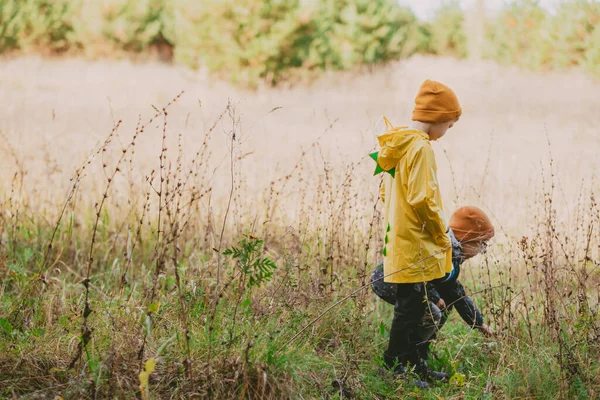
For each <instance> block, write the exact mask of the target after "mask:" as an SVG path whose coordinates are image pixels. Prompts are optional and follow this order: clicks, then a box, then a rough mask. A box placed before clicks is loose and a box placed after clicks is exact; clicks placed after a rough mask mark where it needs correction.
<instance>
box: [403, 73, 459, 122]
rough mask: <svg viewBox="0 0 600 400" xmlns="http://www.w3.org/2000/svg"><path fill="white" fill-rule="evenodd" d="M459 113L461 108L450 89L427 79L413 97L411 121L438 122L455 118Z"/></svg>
mask: <svg viewBox="0 0 600 400" xmlns="http://www.w3.org/2000/svg"><path fill="white" fill-rule="evenodd" d="M461 114H462V109H461V108H460V104H459V103H458V98H457V97H456V94H455V93H454V92H453V91H452V89H450V88H449V87H448V86H446V85H444V84H442V83H440V82H436V81H430V80H429V79H428V80H426V81H425V82H423V84H422V85H421V88H420V89H419V93H418V94H417V98H416V99H415V109H414V111H413V115H412V120H413V121H421V122H429V123H433V124H439V123H442V122H448V121H451V120H453V119H456V118H458V117H460V115H461Z"/></svg>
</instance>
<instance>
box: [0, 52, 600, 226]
mask: <svg viewBox="0 0 600 400" xmlns="http://www.w3.org/2000/svg"><path fill="white" fill-rule="evenodd" d="M426 78H430V79H436V80H439V81H442V82H444V83H446V84H448V85H449V86H451V87H452V88H453V89H454V90H455V91H456V93H457V95H458V97H459V99H460V101H461V103H462V106H463V110H464V112H463V117H462V118H461V120H460V121H459V123H458V124H457V125H456V126H455V127H454V128H453V129H452V130H451V131H450V132H449V133H448V134H447V135H446V136H445V137H444V138H443V139H442V140H441V141H440V142H439V143H436V144H434V148H435V149H436V153H437V160H438V165H439V171H440V172H439V175H440V176H439V178H440V181H441V186H442V189H443V196H444V199H445V203H446V208H449V209H451V208H453V207H455V206H457V205H462V204H473V205H478V206H480V207H482V208H484V209H485V210H488V211H489V212H490V213H491V214H492V215H493V219H494V220H495V221H496V223H497V224H498V225H501V226H502V229H503V230H504V231H505V232H509V233H510V234H511V235H514V236H515V237H520V235H522V234H525V233H526V232H527V231H528V226H530V225H531V224H532V223H533V222H534V221H533V218H532V214H534V213H535V212H536V210H537V209H539V206H540V205H539V199H541V196H540V194H541V192H542V188H543V180H542V177H543V176H545V179H546V182H545V183H546V187H548V188H549V187H550V184H549V181H550V173H551V171H552V172H553V173H554V175H555V182H556V184H557V186H556V189H555V193H556V199H557V201H558V202H559V203H558V204H557V208H558V209H559V218H560V219H562V220H563V221H564V222H568V223H574V221H573V220H574V213H575V210H576V209H577V204H578V201H579V197H580V194H581V192H582V188H584V189H585V190H586V191H588V190H589V189H593V188H600V187H599V185H598V182H597V179H596V181H594V175H595V171H597V170H598V166H599V162H598V160H599V159H598V150H599V149H600V132H599V131H598V127H599V126H600V113H599V112H598V109H599V107H600V95H599V94H598V93H600V82H598V81H594V80H593V79H591V78H589V77H586V76H585V75H583V74H581V73H579V72H563V73H560V72H556V73H548V74H534V73H530V72H524V71H519V70H517V69H514V68H506V67H500V66H497V65H495V64H493V63H487V62H477V63H475V62H470V61H461V60H454V59H445V58H430V57H414V58H411V59H409V60H404V61H401V62H398V63H395V64H393V65H390V66H386V67H381V68H376V69H375V70H373V71H371V72H364V73H335V74H329V75H327V76H324V77H323V78H322V79H320V80H319V81H318V82H315V83H314V84H311V85H306V86H298V87H292V88H278V89H269V88H266V89H260V90H258V91H256V92H252V91H246V90H240V89H237V88H234V87H232V86H230V85H229V84H226V83H223V82H218V81H212V80H211V78H210V77H209V76H207V75H206V74H204V73H202V72H198V71H191V70H188V69H185V68H180V67H174V66H170V65H166V64H158V63H154V64H132V63H130V62H128V61H100V62H91V61H84V60H64V59H60V60H47V59H40V58H17V59H3V60H1V61H0V131H1V133H2V135H3V139H2V141H3V142H4V141H6V142H7V143H3V144H2V145H0V154H2V158H1V159H0V168H1V171H2V175H0V176H1V177H2V179H3V183H4V191H5V196H6V193H7V191H8V190H9V187H10V179H11V176H12V175H13V174H14V171H15V170H16V167H17V165H16V162H15V157H14V156H16V158H18V159H19V163H20V165H21V166H22V167H23V168H24V169H25V170H26V171H27V179H26V189H25V191H26V192H30V193H37V195H39V194H40V193H42V194H43V195H44V196H45V197H48V198H52V197H58V198H62V197H64V193H65V192H66V187H67V185H68V178H69V177H70V176H71V174H72V171H73V170H74V169H75V168H76V167H77V166H78V165H79V164H81V162H82V160H84V158H85V157H86V155H87V154H88V153H89V152H90V150H91V149H92V148H94V146H96V145H97V144H98V143H99V142H100V141H101V140H102V139H103V138H104V137H105V136H106V135H107V134H108V133H109V132H110V130H111V128H112V126H113V124H114V123H115V122H116V121H117V120H123V125H122V127H121V128H120V130H119V132H121V133H120V136H119V140H120V141H121V142H122V143H127V142H128V140H129V138H130V137H131V135H132V134H133V132H134V131H135V126H136V123H137V122H138V116H140V115H141V116H142V120H146V119H147V118H148V117H150V116H151V115H153V114H154V110H153V108H152V106H155V107H158V108H160V107H162V106H164V105H166V104H167V103H168V102H169V101H170V99H172V98H173V97H174V96H176V95H177V94H178V93H179V92H181V91H182V90H185V93H184V95H183V96H182V97H181V99H180V100H179V101H178V102H177V104H176V105H174V106H172V107H171V109H170V113H169V119H168V130H169V135H170V138H171V139H169V140H170V143H171V145H172V146H175V147H176V138H177V137H178V134H181V135H182V136H181V138H182V139H181V140H182V144H183V148H184V149H185V153H186V154H187V155H188V156H191V154H193V153H194V152H195V151H196V149H197V147H198V145H199V144H200V143H201V141H202V140H203V137H204V133H205V132H206V130H207V129H208V128H209V127H210V126H211V125H212V124H213V123H214V121H215V120H216V118H217V116H218V115H219V114H220V113H221V112H222V111H223V110H224V109H225V107H226V105H227V103H228V102H229V101H230V102H232V104H234V105H235V110H236V113H237V114H236V116H237V117H239V121H240V124H239V127H238V133H237V134H238V139H239V138H241V139H242V140H243V144H242V150H241V154H243V155H244V157H243V160H241V164H240V165H241V170H242V171H243V176H244V179H245V184H246V186H247V187H248V188H249V189H251V192H252V193H259V192H260V191H261V190H263V189H264V188H266V187H267V186H268V183H269V182H270V180H271V179H272V178H273V177H274V176H280V175H282V174H285V173H288V172H289V171H290V170H291V169H292V167H293V165H294V164H295V163H296V162H297V160H298V159H299V157H300V154H301V152H302V150H303V149H307V148H308V147H309V146H310V145H311V143H313V142H314V141H315V140H317V139H318V138H320V140H319V146H318V149H319V155H318V156H314V157H313V158H312V159H311V161H310V162H311V163H312V164H313V168H314V174H315V175H314V176H317V175H318V174H319V173H320V172H319V171H321V170H322V169H323V168H324V167H327V168H331V169H332V170H335V169H336V167H340V168H347V166H348V165H350V164H354V163H358V166H357V168H356V169H355V170H354V171H353V172H352V174H353V175H354V176H355V177H354V179H357V180H358V181H360V182H365V186H364V187H365V189H364V190H365V191H371V192H372V191H373V190H375V188H376V180H377V179H376V178H373V177H372V171H373V165H372V161H370V160H368V159H367V158H366V157H365V156H366V155H367V154H368V153H369V151H370V150H372V149H373V148H375V145H376V141H375V136H374V126H375V124H376V123H377V121H378V119H379V118H380V116H381V115H382V114H383V115H386V116H387V117H388V118H389V119H390V120H391V121H392V122H393V123H395V124H398V125H401V124H407V123H409V122H410V115H411V111H412V105H413V99H414V96H415V94H416V92H417V89H418V87H419V85H420V83H421V82H422V81H423V80H424V79H426ZM230 126H231V121H230V120H228V119H227V118H226V120H225V122H223V123H222V124H220V125H219V126H218V128H217V129H216V130H215V132H214V133H213V137H212V139H211V145H210V146H211V152H212V155H211V160H212V161H211V162H212V163H213V164H214V168H216V169H219V168H220V169H221V170H222V173H220V172H219V173H217V174H216V175H215V178H214V184H215V186H216V187H219V186H220V183H221V182H223V181H224V180H225V177H226V174H227V168H226V164H227V159H228V156H227V154H228V145H227V143H228V140H227V135H226V132H227V131H228V129H230ZM161 131H162V121H158V122H157V123H155V124H154V125H153V126H152V129H149V130H148V131H147V132H146V133H145V134H146V135H147V136H146V137H145V138H144V140H140V144H139V148H138V149H137V151H136V154H138V155H137V157H140V159H141V161H142V162H146V161H147V162H148V164H149V165H156V164H157V159H158V153H159V152H160V137H161V135H160V132H161ZM13 155H14V156H13ZM550 159H552V160H553V163H552V169H551V168H550V166H551V165H550ZM224 164H225V166H224ZM341 175H344V174H341ZM309 179H310V178H309ZM315 179H316V178H315ZM216 192H218V190H216ZM585 193H587V192H585Z"/></svg>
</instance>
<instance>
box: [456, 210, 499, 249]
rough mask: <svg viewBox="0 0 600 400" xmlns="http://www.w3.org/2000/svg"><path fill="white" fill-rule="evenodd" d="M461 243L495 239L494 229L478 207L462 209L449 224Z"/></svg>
mask: <svg viewBox="0 0 600 400" xmlns="http://www.w3.org/2000/svg"><path fill="white" fill-rule="evenodd" d="M448 225H449V226H450V229H452V232H454V236H455V237H456V239H457V240H458V241H459V242H472V241H476V240H482V241H484V240H489V239H491V238H492V237H494V233H495V232H494V227H493V226H492V222H491V221H490V219H489V218H488V216H487V215H485V213H484V212H483V211H482V210H480V209H479V208H477V207H471V206H466V207H460V208H459V209H457V210H456V211H454V214H452V217H450V223H449V224H448Z"/></svg>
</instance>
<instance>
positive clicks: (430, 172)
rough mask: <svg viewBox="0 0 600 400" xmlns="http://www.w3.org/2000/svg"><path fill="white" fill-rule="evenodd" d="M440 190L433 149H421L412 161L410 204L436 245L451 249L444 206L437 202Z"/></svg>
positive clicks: (409, 183) (409, 184)
mask: <svg viewBox="0 0 600 400" xmlns="http://www.w3.org/2000/svg"><path fill="white" fill-rule="evenodd" d="M438 190H439V187H438V181H437V176H436V166H435V154H433V149H432V148H431V147H428V146H424V147H421V148H420V149H418V150H417V151H416V152H415V153H414V155H413V157H412V160H410V170H409V176H408V190H407V197H408V203H409V204H410V205H411V206H412V207H413V209H414V210H415V212H416V213H417V215H418V216H419V219H420V220H421V222H422V223H423V225H424V228H425V230H426V231H427V232H429V234H431V236H432V237H433V240H434V241H435V243H436V244H437V245H439V246H442V247H448V248H449V247H450V246H451V242H450V237H449V236H448V234H447V229H446V225H445V224H444V218H443V212H442V205H441V204H438V201H436V192H437V191H438ZM438 198H439V196H438Z"/></svg>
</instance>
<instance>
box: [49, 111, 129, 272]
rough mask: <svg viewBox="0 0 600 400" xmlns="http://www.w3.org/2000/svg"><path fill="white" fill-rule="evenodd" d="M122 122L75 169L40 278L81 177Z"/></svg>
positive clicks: (104, 148)
mask: <svg viewBox="0 0 600 400" xmlns="http://www.w3.org/2000/svg"><path fill="white" fill-rule="evenodd" d="M121 122H122V121H119V122H117V124H116V125H115V126H114V127H113V129H112V131H111V132H110V134H109V135H108V136H107V138H106V139H105V140H104V143H103V144H102V145H101V146H100V147H99V148H98V150H96V151H94V152H92V154H91V155H90V156H89V157H88V158H87V160H86V161H85V162H84V164H83V165H82V166H81V167H79V168H78V169H77V170H76V171H75V176H74V177H72V178H71V181H72V182H73V181H74V182H73V185H71V188H70V189H69V193H68V194H67V198H66V200H65V202H64V204H63V206H62V209H61V211H60V214H59V215H58V219H57V221H56V225H55V226H54V230H53V231H52V236H51V237H50V241H49V242H48V246H47V247H46V251H45V252H44V257H43V258H42V262H41V264H40V269H39V276H40V279H42V278H43V277H42V274H43V273H44V272H45V266H46V261H47V260H48V254H49V253H50V250H51V249H52V244H53V243H54V239H55V238H56V234H57V232H58V229H59V228H60V223H61V221H62V218H63V216H64V214H65V211H66V210H67V207H68V206H69V203H70V202H71V200H72V199H73V196H74V195H75V193H76V192H77V189H78V187H79V183H80V182H81V179H82V178H83V173H84V172H85V169H86V168H87V167H88V166H89V165H90V164H91V163H92V161H94V159H95V158H96V156H98V154H101V153H102V152H105V151H106V148H107V146H108V145H109V144H110V142H111V141H112V139H113V137H114V135H115V133H116V132H117V130H118V129H119V127H120V126H121Z"/></svg>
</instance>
